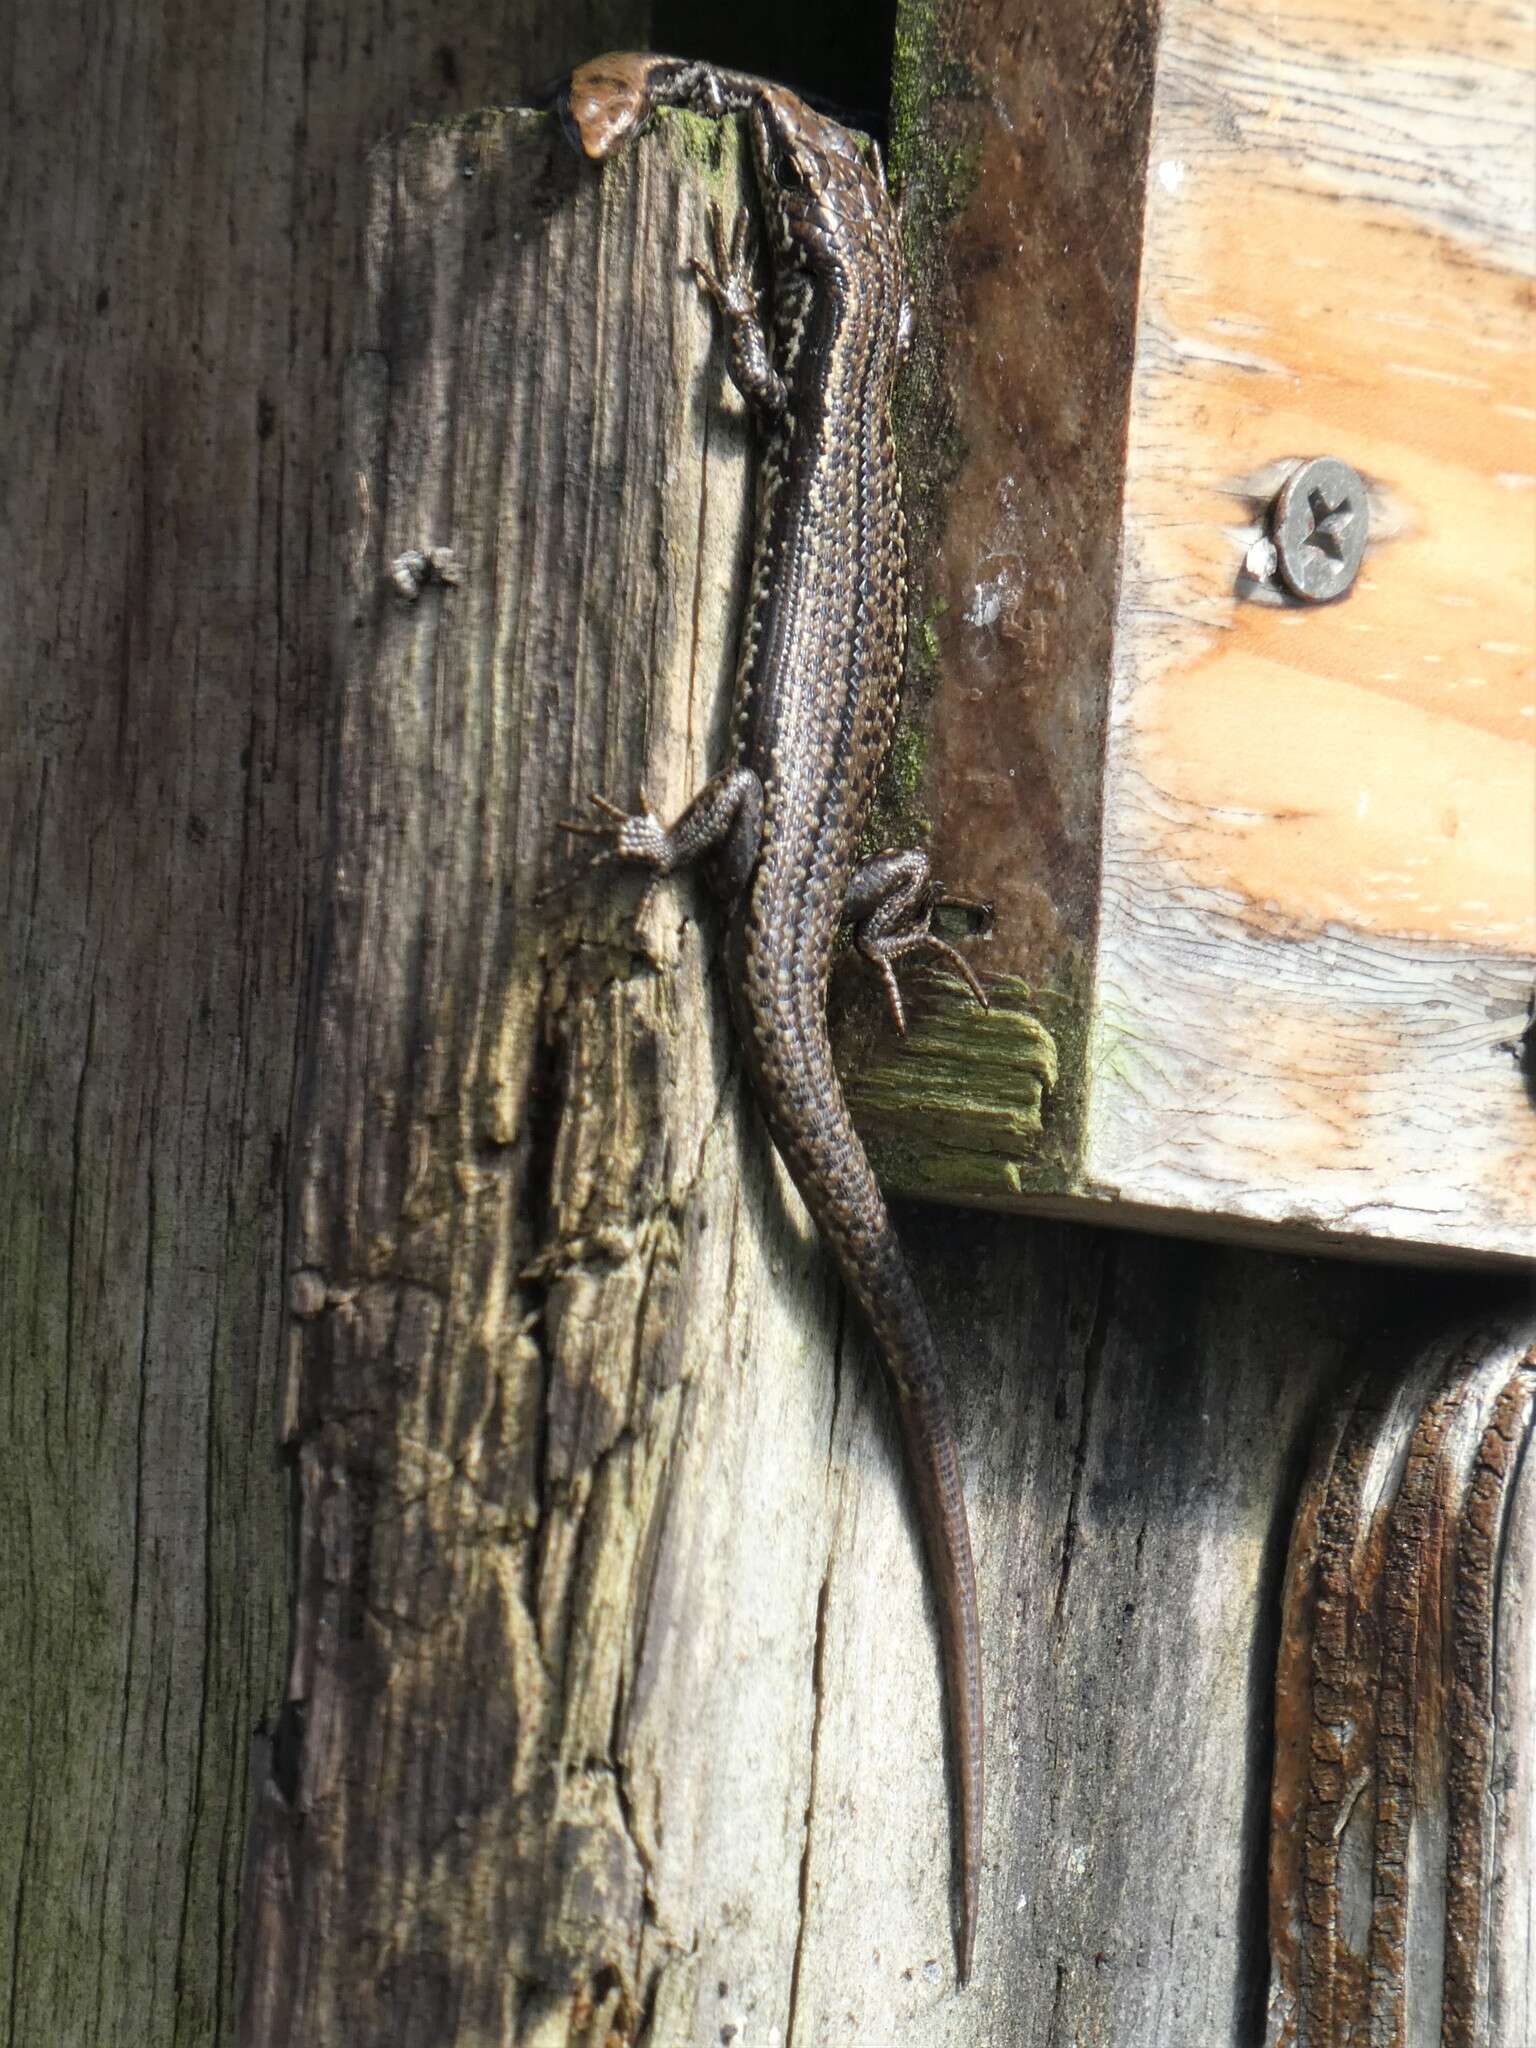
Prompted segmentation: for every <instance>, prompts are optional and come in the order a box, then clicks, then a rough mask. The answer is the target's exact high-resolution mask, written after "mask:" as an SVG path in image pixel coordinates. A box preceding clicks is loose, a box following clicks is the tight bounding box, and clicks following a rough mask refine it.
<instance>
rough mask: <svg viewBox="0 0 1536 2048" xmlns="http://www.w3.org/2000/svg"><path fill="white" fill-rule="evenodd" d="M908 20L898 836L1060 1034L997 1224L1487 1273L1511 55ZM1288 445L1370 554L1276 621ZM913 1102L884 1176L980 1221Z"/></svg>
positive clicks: (1471, 34)
mask: <svg viewBox="0 0 1536 2048" xmlns="http://www.w3.org/2000/svg"><path fill="white" fill-rule="evenodd" d="M908 20H909V22H910V24H911V30H910V34H909V35H908V37H907V39H906V42H905V44H904V50H905V63H906V68H907V74H908V75H907V78H906V84H905V87H904V89H903V91H902V93H901V94H899V96H898V108H899V109H905V116H904V120H905V125H903V123H902V122H898V125H897V131H896V137H895V140H896V143H897V147H896V149H895V152H894V154H895V160H896V162H897V164H898V165H899V166H901V167H903V168H905V167H906V166H907V163H908V159H909V157H910V159H911V165H912V169H913V172H914V175H915V178H916V181H917V184H918V187H919V198H918V200H917V202H916V203H915V204H914V208H913V214H914V220H915V223H916V226H917V230H918V246H919V252H920V259H921V262H922V266H923V272H924V277H925V285H926V288H927V297H928V299H929V300H930V301H931V307H930V333H929V342H928V346H929V348H930V350H931V354H930V356H929V357H927V358H925V360H924V364H923V366H922V368H923V376H922V379H921V392H920V395H921V405H922V412H921V427H920V434H919V436H918V437H917V438H919V439H920V440H923V441H926V442H927V443H928V444H930V445H932V446H935V447H945V446H946V445H947V446H948V447H949V448H950V449H951V450H952V451H953V461H952V464H951V465H950V468H949V471H948V473H947V474H946V472H945V471H944V469H943V468H942V466H938V465H934V464H933V463H932V462H931V461H930V463H929V465H928V467H927V470H926V472H925V473H926V474H928V475H930V476H935V477H936V481H937V484H938V486H939V488H938V491H937V495H936V496H935V497H934V498H933V500H932V502H931V503H930V504H929V506H928V517H927V529H926V530H927V532H928V536H929V539H930V541H931V542H933V543H935V545H936V547H937V553H938V560H937V563H936V564H930V565H929V566H928V567H927V568H926V570H925V575H926V592H927V608H928V633H929V642H928V643H924V644H920V647H919V651H918V663H917V667H918V674H919V680H920V681H921V679H922V678H923V677H924V676H925V675H927V674H929V673H935V674H936V676H937V680H936V682H934V684H933V685H932V689H933V707H934V708H933V716H932V737H931V741H930V743H929V770H928V775H927V779H926V781H924V780H921V779H920V778H919V777H918V776H917V775H916V774H915V773H914V774H913V775H911V776H910V777H909V780H910V781H911V783H912V795H911V800H910V808H911V810H912V812H913V813H914V814H918V815H921V814H922V813H924V812H927V813H930V814H932V816H933V819H934V832H933V839H934V848H935V857H936V861H937V864H938V866H939V868H940V871H941V872H942V873H943V874H944V875H945V877H946V879H948V880H949V881H950V882H951V883H952V884H953V885H955V886H960V887H971V888H975V889H977V890H978V891H980V892H982V893H990V894H992V895H993V896H995V898H996V901H997V905H998V915H997V931H996V938H995V942H994V949H993V952H994V959H995V961H996V964H997V966H998V968H999V969H1000V970H1002V971H1005V972H1008V973H1011V974H1016V975H1020V976H1022V977H1023V978H1024V979H1026V980H1027V981H1029V982H1031V983H1032V984H1033V985H1034V986H1036V987H1037V988H1040V989H1043V990H1044V991H1045V992H1047V1000H1052V999H1054V1000H1055V1001H1056V1002H1057V1003H1058V1004H1059V1003H1060V1001H1061V999H1062V998H1064V997H1065V998H1069V999H1070V1002H1071V1020H1070V1023H1069V1024H1068V1027H1067V1029H1066V1030H1065V1033H1064V1034H1062V1024H1061V1019H1060V1018H1059V1016H1058V1017H1051V1016H1048V1015H1047V1013H1046V1011H1045V1009H1044V1007H1043V1006H1042V1007H1041V1009H1040V1016H1041V1021H1042V1022H1045V1023H1047V1024H1048V1026H1049V1028H1051V1029H1052V1031H1053V1033H1056V1034H1058V1035H1059V1053H1060V1069H1061V1078H1060V1083H1059V1087H1058V1090H1057V1093H1056V1096H1055V1097H1054V1099H1051V1100H1048V1101H1047V1104H1046V1107H1045V1115H1044V1124H1043V1130H1042V1132H1041V1135H1040V1136H1039V1137H1038V1138H1034V1139H1032V1140H1031V1141H1029V1142H1028V1143H1026V1144H1025V1145H1023V1146H1021V1148H1020V1151H1019V1155H1018V1157H1017V1158H1016V1160H1015V1161H1014V1162H1013V1169H1014V1171H1013V1177H1014V1179H1015V1180H1016V1182H1017V1184H1018V1188H1019V1190H1020V1192H1021V1194H1023V1195H1024V1196H1026V1197H1027V1196H1030V1195H1033V1196H1034V1197H1035V1198H1036V1199H1037V1200H1040V1201H1041V1202H1042V1205H1046V1206H1055V1207H1057V1208H1064V1209H1066V1210H1067V1212H1068V1213H1079V1212H1080V1211H1081V1208H1082V1205H1083V1204H1084V1203H1087V1204H1091V1205H1101V1206H1105V1207H1107V1208H1108V1209H1109V1211H1110V1212H1111V1213H1112V1214H1113V1215H1114V1216H1116V1217H1117V1218H1118V1219H1121V1220H1135V1221H1140V1222H1144V1223H1148V1224H1152V1225H1155V1226H1157V1227H1166V1228H1176V1229H1191V1230H1197V1231H1200V1232H1203V1233H1214V1232H1221V1233H1246V1234H1249V1235H1263V1234H1265V1233H1269V1234H1271V1235H1274V1234H1277V1233H1278V1234H1280V1235H1281V1236H1282V1237H1283V1238H1284V1239H1286V1240H1288V1241H1292V1242H1294V1243H1296V1244H1298V1245H1307V1246H1315V1245H1319V1244H1328V1243H1332V1244H1335V1245H1339V1246H1355V1247H1358V1248H1359V1249H1361V1250H1370V1249H1372V1248H1373V1247H1378V1246H1379V1247H1383V1248H1389V1247H1396V1248H1398V1249H1399V1250H1403V1249H1407V1248H1418V1249H1420V1250H1423V1251H1425V1252H1433V1253H1434V1254H1436V1255H1441V1256H1467V1257H1472V1258H1482V1257H1490V1256H1510V1255H1520V1256H1530V1255H1531V1254H1532V1252H1533V1251H1536V1240H1533V1235H1532V1229H1531V1221H1530V1219H1531V1214H1532V1210H1533V1204H1536V1178H1533V1166H1532V1161H1533V1158H1536V1143H1533V1130H1532V1123H1531V1113H1530V1112H1531V1103H1530V1082H1529V1077H1528V1076H1526V1075H1523V1074H1522V1072H1521V1071H1520V1068H1519V1067H1518V1065H1517V1063H1516V1060H1515V1057H1514V1052H1515V1041H1516V1040H1517V1038H1518V1037H1519V1034H1520V1030H1521V1027H1522V1025H1523V1023H1524V1021H1525V1016H1526V1006H1527V1001H1528V997H1529V994H1530V987H1531V983H1532V979H1533V975H1536V860H1533V857H1532V850H1531V849H1532V845H1533V842H1536V767H1533V754H1532V747H1533V742H1536V725H1533V719H1536V693H1533V690H1532V674H1533V668H1532V654H1533V632H1536V489H1533V487H1532V477H1533V475H1536V412H1533V409H1532V407H1531V404H1530V398H1531V392H1530V388H1529V375H1528V369H1529V362H1530V357H1531V350H1532V347H1533V343H1536V329H1533V325H1532V319H1531V298H1530V270H1531V250H1532V247H1533V236H1536V180H1533V176H1532V170H1531V166H1532V164H1533V162H1536V118H1533V104H1532V99H1531V94H1530V79H1529V62H1530V52H1531V48H1532V33H1533V21H1536V17H1533V16H1532V13H1531V10H1530V9H1529V7H1528V6H1519V7H1514V8H1510V7H1505V6H1501V5H1481V4H1479V5H1470V6H1468V5H1461V4H1459V0H1417V4H1413V5H1408V6H1402V5H1398V4H1396V0H1345V4H1343V5H1341V6H1339V7H1337V8H1333V9H1331V10H1330V11H1329V15H1328V20H1327V23H1326V25H1325V26H1319V27H1317V28H1316V29H1315V30H1314V29H1313V28H1312V26H1311V25H1310V24H1309V26H1308V29H1307V32H1306V33H1305V34H1304V35H1303V34H1299V33H1298V30H1297V24H1296V23H1295V22H1294V21H1292V20H1291V19H1290V18H1289V17H1283V16H1280V15H1276V14H1273V13H1272V12H1266V11H1265V10H1263V9H1257V10H1256V9H1253V8H1249V7H1244V6H1241V5H1237V4H1228V0H1167V4H1165V5H1164V6H1163V7H1162V8H1161V10H1160V24H1159V25H1158V26H1157V28H1156V41H1155V60H1154V51H1153V42H1154V27H1153V21H1152V10H1149V9H1147V8H1144V7H1140V6H1136V5H1130V4H1113V0H1104V4H1101V5H1097V6H1094V7H1091V8H1085V9H1081V10H1069V9H1048V10H1045V11H1044V15H1043V18H1035V17H1033V16H1031V18H1030V19H1029V21H1028V23H1027V25H1026V24H1025V23H1023V21H1022V20H1021V18H1020V17H1019V15H1018V11H1017V10H1016V9H1012V8H1011V7H1007V6H1004V5H1002V4H1000V0H950V4H948V5H947V6H945V7H943V8H941V9H939V10H938V14H937V20H936V19H935V16H934V15H933V13H932V12H931V11H930V10H928V9H927V8H920V7H917V6H913V7H911V8H910V9H909V10H908ZM1149 121H1150V126H1149ZM914 136H915V137H916V141H915V142H913V141H912V140H911V138H912V137H914ZM1143 197H1145V202H1146V213H1145V223H1144V234H1143V221H1142V200H1143ZM1138 255H1139V278H1140V289H1139V297H1138V292H1137V262H1138ZM935 321H936V322H937V325H936V326H935V324H934V323H935ZM946 387H947V389H948V390H949V391H951V392H952V393H953V394H954V396H953V398H952V400H951V401H950V404H949V410H948V413H947V415H946V405H945V392H946ZM946 418H947V422H948V425H949V426H950V427H951V429H952V436H951V439H950V441H949V442H948V443H947V444H946V443H945V442H944V441H943V439H942V438H941V436H940V433H939V430H940V428H941V427H942V426H943V425H944V424H945V423H946ZM1127 430H1128V441H1126V440H1125V439H1123V436H1124V435H1125V434H1126V433H1127ZM1322 452H1331V453H1334V454H1337V455H1340V456H1342V457H1344V458H1345V459H1346V460H1347V461H1349V462H1350V463H1352V464H1353V465H1354V466H1355V467H1356V468H1358V469H1359V470H1360V471H1362V472H1363V473H1364V475H1365V476H1366V477H1367V479H1368V480H1369V482H1370V485H1371V496H1372V504H1373V513H1372V517H1373V534H1374V537H1373V540H1372V544H1371V550H1370V554H1369V557H1368V559H1367V563H1366V566H1365V569H1364V571H1363V573H1362V577H1361V580H1360V583H1359V584H1358V586H1357V588H1356V590H1355V592H1354V593H1353V594H1352V595H1351V596H1350V597H1349V598H1348V599H1346V600H1345V601H1344V602H1342V603H1340V604H1337V605H1334V606H1329V607H1305V606H1300V605H1296V604H1293V603H1290V602H1282V601H1281V600H1280V599H1279V598H1278V596H1277V595H1276V592H1275V591H1274V590H1273V589H1272V588H1271V587H1269V586H1268V585H1263V584H1260V583H1256V582H1255V580H1254V578H1253V576H1252V575H1251V574H1250V573H1249V571H1248V560H1249V551H1250V549H1251V547H1252V545H1253V543H1254V542H1255V541H1256V540H1258V539H1260V537H1261V534H1262V527H1263V518H1264V509H1265V506H1266V503H1267V501H1268V499H1269V497H1270V496H1271V495H1272V494H1273V492H1274V490H1275V489H1276V488H1277V486H1278V483H1279V481H1280V480H1281V477H1282V475H1283V462H1284V459H1285V458H1288V457H1294V456H1298V455H1305V454H1313V453H1322ZM1122 465H1123V467H1122ZM1122 480H1123V482H1124V488H1125V498H1124V513H1123V529H1122V523H1121V517H1120V506H1119V494H1120V487H1121V483H1122ZM1122 541H1123V546H1122V545H1121V543H1122ZM1117 565H1119V567H1120V569H1121V574H1120V580H1119V584H1118V590H1117V586H1116V571H1117ZM1106 732H1107V738H1106ZM912 747H913V751H914V753H915V755H916V758H917V760H918V761H919V762H921V759H922V754H921V748H920V745H919V743H918V741H917V740H915V739H914V741H913V742H912ZM1101 825H1102V832H1101ZM913 1110H914V1115H913V1117H912V1119H911V1129H910V1131H909V1134H908V1138H907V1142H906V1144H905V1146H904V1148H903V1149H901V1150H900V1151H899V1152H897V1151H892V1152H891V1153H890V1155H889V1156H888V1157H886V1156H884V1155H883V1156H882V1165H883V1166H884V1167H885V1168H886V1170H887V1171H888V1172H889V1173H890V1174H891V1175H892V1177H893V1178H895V1179H896V1180H898V1181H899V1182H900V1184H902V1185H904V1186H907V1187H909V1188H911V1189H913V1190H916V1191H927V1192H936V1193H943V1194H946V1195H953V1194H955V1193H957V1192H958V1193H964V1192H970V1193H971V1194H972V1195H974V1196H975V1197H977V1198H981V1199H991V1200H996V1199H1000V1198H1001V1199H1007V1191H1006V1190H1000V1188H999V1182H998V1174H997V1171H996V1165H995V1161H994V1159H993V1156H992V1153H993V1147H992V1146H991V1145H989V1143H988V1141H987V1138H986V1134H985V1132H984V1130H979V1133H978V1142H977V1144H976V1146H975V1148H974V1151H975V1154H976V1165H975V1169H974V1171H973V1172H972V1173H971V1175H970V1181H969V1187H968V1188H967V1186H966V1182H965V1175H964V1165H965V1160H964V1152H963V1149H962V1150H961V1152H960V1153H959V1155H958V1162H957V1150H956V1133H955V1131H954V1129H953V1127H952V1126H949V1127H946V1128H945V1129H944V1130H943V1131H942V1132H941V1133H939V1141H938V1143H937V1145H936V1147H935V1155H936V1156H935V1161H934V1162H933V1165H932V1167H931V1169H930V1165H929V1163H928V1162H927V1161H926V1160H925V1157H924V1145H923V1142H922V1128H923V1113H922V1105H921V1103H914V1104H913ZM1452 1134H1454V1138H1453V1136H1452Z"/></svg>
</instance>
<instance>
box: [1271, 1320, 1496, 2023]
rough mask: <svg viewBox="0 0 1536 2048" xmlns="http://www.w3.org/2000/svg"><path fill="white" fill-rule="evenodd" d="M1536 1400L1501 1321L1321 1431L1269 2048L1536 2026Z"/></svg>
mask: <svg viewBox="0 0 1536 2048" xmlns="http://www.w3.org/2000/svg"><path fill="white" fill-rule="evenodd" d="M1525 1334H1526V1335H1527V1336H1528V1334H1529V1332H1528V1330H1527V1331H1526V1333H1525ZM1533 1411H1536V1349H1531V1348H1526V1347H1525V1345H1524V1344H1523V1342H1522V1339H1521V1338H1520V1337H1517V1336H1515V1335H1513V1334H1512V1333H1511V1332H1509V1331H1507V1330H1498V1331H1494V1332H1488V1331H1484V1332H1482V1333H1481V1334H1480V1335H1479V1336H1478V1337H1477V1338H1475V1339H1472V1340H1462V1341H1459V1342H1456V1343H1453V1344H1449V1345H1442V1346H1439V1347H1437V1348H1435V1349H1433V1350H1431V1351H1430V1352H1429V1353H1427V1354H1426V1355H1425V1356H1424V1357H1422V1358H1421V1359H1420V1360H1419V1361H1418V1362H1417V1363H1416V1364H1415V1366H1414V1368H1413V1369H1412V1371H1411V1372H1410V1373H1408V1374H1407V1375H1404V1374H1403V1373H1402V1372H1401V1371H1400V1370H1398V1369H1394V1368H1391V1367H1388V1368H1385V1369H1383V1370H1381V1371H1378V1372H1377V1373H1376V1374H1375V1375H1374V1376H1373V1377H1371V1378H1369V1379H1368V1380H1367V1381H1366V1382H1365V1383H1364V1384H1361V1385H1357V1386H1356V1388H1355V1390H1354V1393H1353V1395H1352V1397H1351V1398H1350V1400H1348V1401H1347V1402H1346V1403H1344V1404H1343V1405H1342V1406H1341V1408H1340V1409H1339V1411H1338V1412H1337V1413H1336V1415H1335V1416H1334V1417H1333V1419H1332V1421H1331V1423H1330V1424H1329V1426H1328V1427H1327V1429H1326V1430H1325V1432H1324V1436H1323V1439H1322V1442H1321V1445H1320V1448H1319V1453H1318V1456H1317V1459H1316V1461H1315V1464H1314V1468H1313V1472H1312V1475H1311V1477H1310V1478H1309V1480H1308V1483H1307V1486H1306V1489H1305V1491H1304V1494H1303V1497H1302V1501H1301V1506H1300V1510H1299V1512H1298V1515H1297V1519H1296V1523H1295V1526H1294V1530H1293V1536H1292V1544H1291V1557H1290V1565H1289V1569H1288V1572H1287V1578H1286V1590H1285V1615H1284V1624H1283V1632H1282V1639H1281V1651H1280V1665H1279V1673H1278V1689H1277V1699H1276V1762H1275V1781H1274V1797H1273V1810H1272V1823H1273V1832H1272V1837H1271V1892H1270V1941H1271V1960H1272V1966H1273V1974H1272V1978H1271V1984H1270V2026H1269V2036H1268V2043H1269V2048H1355V2044H1357V2043H1364V2042H1367V2041H1369V2042H1370V2043H1371V2044H1372V2048H1484V2044H1503V2048H1515V2044H1516V2043H1520V2042H1528V2041H1530V2040H1532V2039H1536V1975H1533V1974H1532V1970H1531V1957H1532V1954H1533V1952H1536V1890H1533V1887H1536V1865H1533V1861H1532V1854H1531V1851H1532V1846H1533V1824H1536V1800H1533V1797H1532V1786H1531V1730H1532V1728H1533V1726H1536V1610H1533V1606H1532V1601H1533V1596H1536V1481H1533V1478H1532V1474H1531V1468H1530V1465H1529V1464H1528V1462H1527V1460H1526V1452H1527V1447H1528V1444H1529V1441H1530V1436H1531V1425H1532V1418H1533Z"/></svg>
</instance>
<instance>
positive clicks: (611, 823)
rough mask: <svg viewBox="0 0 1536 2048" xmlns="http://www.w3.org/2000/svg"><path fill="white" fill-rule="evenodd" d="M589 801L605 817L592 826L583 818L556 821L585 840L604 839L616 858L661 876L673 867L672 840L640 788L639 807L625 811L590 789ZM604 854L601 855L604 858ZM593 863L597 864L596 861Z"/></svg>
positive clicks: (560, 826)
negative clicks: (635, 809) (636, 809)
mask: <svg viewBox="0 0 1536 2048" xmlns="http://www.w3.org/2000/svg"><path fill="white" fill-rule="evenodd" d="M588 802H590V803H592V804H595V805H596V807H597V808H598V810H600V811H601V812H602V813H603V815H604V818H605V820H606V822H605V823H603V824H600V825H593V824H590V823H588V822H587V821H586V820H584V819H579V818H559V819H557V820H556V824H557V826H558V828H559V830H560V831H562V832H576V833H580V834H581V836H582V837H583V838H586V839H606V840H607V841H608V842H609V845H610V850H611V853H612V855H613V857H614V858H615V859H618V860H627V861H633V862H635V863H636V864H637V865H639V866H640V867H646V868H651V869H653V870H654V871H655V872H656V873H657V874H659V875H664V874H667V873H669V872H670V871H671V867H672V842H671V839H670V837H669V836H668V833H667V830H666V827H665V826H664V825H663V824H662V822H661V820H660V818H658V817H657V816H656V813H655V812H654V811H653V810H652V809H651V800H650V798H649V797H648V796H647V795H646V793H645V786H644V784H642V785H641V788H640V808H639V810H638V811H626V810H623V809H621V807H620V806H619V805H618V804H616V803H613V802H612V801H611V800H610V799H609V798H608V797H605V796H604V795H603V794H602V793H601V791H599V790H596V789H594V790H592V791H591V792H590V794H589V796H588ZM606 857H607V856H600V858H606ZM592 865H594V866H595V865H597V863H596V862H594V863H592Z"/></svg>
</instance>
